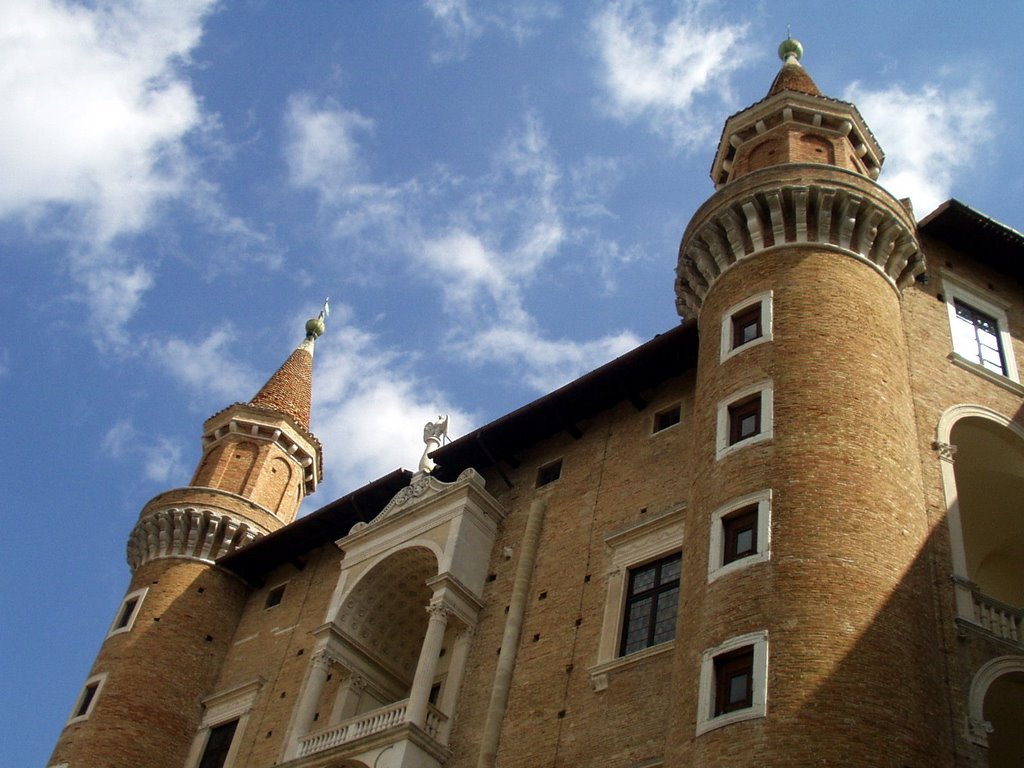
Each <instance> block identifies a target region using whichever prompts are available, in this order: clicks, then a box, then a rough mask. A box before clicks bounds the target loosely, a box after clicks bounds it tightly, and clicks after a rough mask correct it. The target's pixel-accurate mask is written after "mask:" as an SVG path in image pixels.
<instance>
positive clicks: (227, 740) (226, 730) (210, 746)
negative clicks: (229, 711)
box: [199, 720, 238, 768]
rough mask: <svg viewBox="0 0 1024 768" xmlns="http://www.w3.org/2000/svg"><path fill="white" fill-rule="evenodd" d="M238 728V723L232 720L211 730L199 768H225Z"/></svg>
mask: <svg viewBox="0 0 1024 768" xmlns="http://www.w3.org/2000/svg"><path fill="white" fill-rule="evenodd" d="M237 727H238V721H237V720H231V721H230V722H227V723H222V724H221V725H218V726H215V727H213V728H211V729H210V735H209V736H208V737H207V739H206V746H205V747H204V748H203V756H202V758H201V759H200V760H199V768H224V763H225V761H226V760H227V759H228V751H229V750H230V749H231V742H232V741H233V740H234V738H235V729H236V728H237Z"/></svg>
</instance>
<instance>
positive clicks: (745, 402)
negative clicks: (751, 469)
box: [715, 380, 774, 459]
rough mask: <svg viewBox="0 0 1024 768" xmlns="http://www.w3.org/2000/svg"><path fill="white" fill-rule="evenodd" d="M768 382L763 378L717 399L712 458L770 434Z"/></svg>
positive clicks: (770, 398)
mask: <svg viewBox="0 0 1024 768" xmlns="http://www.w3.org/2000/svg"><path fill="white" fill-rule="evenodd" d="M773 394H774V390H773V388H772V382H771V381H770V380H769V381H763V382H761V383H759V384H753V385H751V386H749V387H744V388H743V389H741V390H739V391H737V392H733V393H732V395H730V396H729V397H727V398H724V399H722V400H720V401H719V402H718V430H717V436H716V439H715V443H716V445H715V457H716V458H717V459H721V458H723V457H724V456H726V455H728V454H730V453H732V452H733V451H734V450H739V449H740V448H741V447H743V446H747V445H751V444H752V443H759V442H763V441H765V440H769V439H771V437H772V399H773Z"/></svg>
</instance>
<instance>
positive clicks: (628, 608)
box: [619, 551, 683, 657]
mask: <svg viewBox="0 0 1024 768" xmlns="http://www.w3.org/2000/svg"><path fill="white" fill-rule="evenodd" d="M682 556H683V553H682V551H678V552H669V553H668V554H667V555H664V556H663V557H659V558H657V559H656V560H650V561H648V562H646V563H638V564H636V565H633V566H630V568H629V570H628V573H627V577H626V599H625V603H624V609H623V616H622V628H621V630H620V631H619V656H620V657H624V656H629V655H631V654H634V653H640V652H641V651H645V650H647V649H648V648H653V647H654V646H656V645H661V644H662V643H666V642H668V641H669V640H674V639H675V620H676V618H677V610H673V611H672V620H673V624H672V637H670V638H668V639H665V640H657V639H655V637H654V634H655V630H656V628H657V626H658V623H659V616H661V617H663V618H667V617H665V616H664V611H665V610H666V609H665V607H664V605H663V604H662V595H664V594H665V593H667V592H672V591H673V590H674V591H675V593H676V599H675V603H676V604H675V609H678V606H679V583H680V581H681V580H682V575H683V574H682ZM670 561H674V562H675V563H678V564H679V573H678V574H677V575H676V577H675V579H671V580H669V581H659V583H657V584H654V585H652V586H651V587H649V588H648V589H646V590H642V591H640V592H639V593H634V592H633V589H632V585H633V575H634V573H636V572H637V571H639V570H640V569H644V568H650V567H651V566H654V572H655V574H657V576H658V577H659V578H661V576H662V573H663V568H664V567H665V566H666V565H669V564H670ZM643 600H651V601H652V603H651V605H652V610H651V613H650V615H649V616H648V617H647V621H646V627H645V629H646V634H647V638H646V640H645V641H644V646H643V647H642V648H636V649H635V650H632V651H627V650H626V641H627V629H628V627H629V620H630V617H631V616H632V609H633V606H634V604H636V603H638V602H641V601H643Z"/></svg>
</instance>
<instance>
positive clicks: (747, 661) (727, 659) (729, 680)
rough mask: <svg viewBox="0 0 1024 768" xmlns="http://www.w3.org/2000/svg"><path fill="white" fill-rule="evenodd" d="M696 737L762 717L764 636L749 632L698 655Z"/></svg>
mask: <svg viewBox="0 0 1024 768" xmlns="http://www.w3.org/2000/svg"><path fill="white" fill-rule="evenodd" d="M697 695H698V707H697V735H698V736H699V735H700V734H702V733H705V732H707V731H710V730H712V729H715V728H721V727H722V726H726V725H729V724H731V723H736V722H739V721H741V720H752V719H754V718H758V717H764V716H765V713H766V712H767V708H768V633H767V632H766V631H763V630H762V631H758V632H749V633H747V634H745V635H741V636H739V637H733V638H730V639H729V640H726V641H725V642H724V643H722V644H721V645H718V646H716V647H715V648H710V649H708V650H706V651H704V653H703V654H702V655H701V667H700V686H699V692H698V694H697Z"/></svg>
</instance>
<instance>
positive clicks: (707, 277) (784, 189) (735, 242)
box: [676, 164, 925, 318]
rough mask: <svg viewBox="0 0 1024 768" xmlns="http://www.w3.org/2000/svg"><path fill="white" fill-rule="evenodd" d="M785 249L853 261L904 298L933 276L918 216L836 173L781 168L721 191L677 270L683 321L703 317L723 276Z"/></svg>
mask: <svg viewBox="0 0 1024 768" xmlns="http://www.w3.org/2000/svg"><path fill="white" fill-rule="evenodd" d="M782 247H785V248H788V249H793V248H815V249H818V250H821V249H825V250H831V251H835V252H838V253H842V254H846V255H848V256H851V257H853V258H856V259H858V260H860V261H863V262H865V263H867V264H869V265H871V266H872V267H874V268H875V269H877V270H878V272H879V273H880V274H881V275H883V276H884V277H885V279H886V280H888V281H889V282H890V283H891V285H892V286H893V288H894V289H895V290H897V291H899V290H900V289H902V288H904V287H906V286H907V285H909V284H910V283H912V282H913V280H914V278H915V277H916V276H917V275H919V274H921V273H922V272H924V269H925V265H924V256H923V254H922V253H921V250H920V247H919V245H918V242H917V237H916V230H915V225H914V220H913V218H912V216H911V214H910V213H909V212H908V211H907V210H906V209H905V208H904V207H903V206H902V205H901V204H900V203H899V201H897V200H896V199H895V198H894V197H892V196H891V195H890V194H889V193H888V192H886V191H885V190H884V189H882V188H881V187H880V186H878V185H877V184H874V183H873V182H871V181H870V180H868V179H866V178H865V177H863V176H860V175H858V174H855V173H851V172H849V171H845V170H843V169H841V168H834V167H831V166H823V165H817V164H790V165H786V166H774V167H770V168H765V169H763V170H761V171H755V172H753V173H751V174H749V175H748V176H745V177H744V178H743V179H741V180H739V181H737V182H734V183H732V184H729V185H727V186H725V187H724V188H722V189H720V190H719V191H718V192H717V193H716V194H715V195H714V196H712V197H711V198H710V199H709V200H708V201H707V202H706V203H705V204H704V205H703V206H702V207H701V209H700V210H699V211H698V212H697V214H696V215H695V216H694V217H693V219H692V220H691V222H690V226H689V227H687V230H686V233H685V234H684V235H683V240H682V243H681V245H680V247H679V262H678V265H677V267H676V308H677V309H678V311H679V314H680V315H681V316H683V317H686V318H690V317H696V316H697V315H698V314H699V312H700V308H701V305H702V304H703V301H704V297H705V296H706V295H707V293H708V291H709V290H710V289H711V287H712V286H713V285H714V283H715V281H716V280H717V279H718V278H719V276H720V275H722V273H724V272H725V271H726V270H728V269H730V268H731V267H732V266H733V265H735V264H736V263H738V262H740V261H743V260H744V259H748V258H751V257H753V256H756V255H759V254H763V253H766V252H768V251H772V250H773V249H776V248H782Z"/></svg>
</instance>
